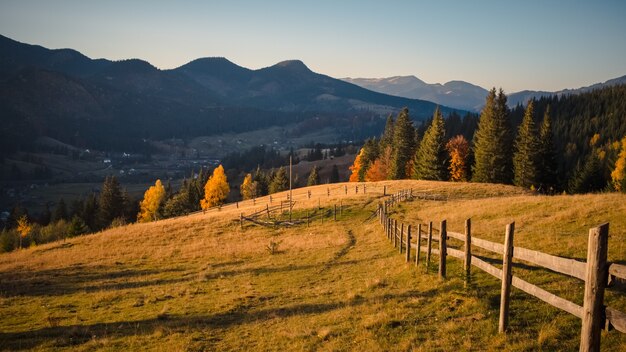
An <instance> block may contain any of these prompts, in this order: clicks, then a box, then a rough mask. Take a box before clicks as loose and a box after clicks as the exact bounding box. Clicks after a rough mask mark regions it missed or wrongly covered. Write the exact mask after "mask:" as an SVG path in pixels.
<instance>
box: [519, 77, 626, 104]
mask: <svg viewBox="0 0 626 352" xmlns="http://www.w3.org/2000/svg"><path fill="white" fill-rule="evenodd" d="M621 84H626V75H625V76H622V77H618V78H613V79H610V80H608V81H606V82H604V83H596V84H593V85H590V86H587V87H581V88H577V89H564V90H560V91H557V92H546V91H535V90H523V91H521V92H517V93H513V94H511V95H509V97H508V98H509V99H508V103H509V106H511V107H513V106H516V105H518V104H522V105H525V104H526V103H527V102H528V100H530V99H533V98H534V99H539V98H541V97H550V96H553V95H556V96H563V95H575V94H581V93H586V92H591V91H593V90H596V89H601V88H605V87H612V86H616V85H621Z"/></svg>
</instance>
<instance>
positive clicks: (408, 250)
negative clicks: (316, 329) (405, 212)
mask: <svg viewBox="0 0 626 352" xmlns="http://www.w3.org/2000/svg"><path fill="white" fill-rule="evenodd" d="M410 261H411V225H408V226H407V228H406V262H407V263H408V262H410Z"/></svg>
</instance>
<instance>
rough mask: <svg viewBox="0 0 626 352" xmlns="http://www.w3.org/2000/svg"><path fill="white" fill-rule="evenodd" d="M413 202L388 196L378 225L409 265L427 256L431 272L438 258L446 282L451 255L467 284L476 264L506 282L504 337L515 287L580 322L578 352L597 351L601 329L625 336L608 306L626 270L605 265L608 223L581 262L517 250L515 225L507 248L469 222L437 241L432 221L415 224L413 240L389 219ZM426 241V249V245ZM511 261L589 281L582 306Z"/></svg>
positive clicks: (625, 321)
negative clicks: (480, 253) (457, 245)
mask: <svg viewBox="0 0 626 352" xmlns="http://www.w3.org/2000/svg"><path fill="white" fill-rule="evenodd" d="M411 198H413V194H412V192H411V191H401V192H398V193H397V194H394V195H392V196H390V197H389V199H388V200H386V201H385V202H384V203H383V204H380V205H379V207H378V210H377V212H378V216H379V221H380V223H381V225H383V227H384V229H385V234H386V236H387V238H388V239H389V241H390V242H392V243H393V245H394V246H395V247H396V248H398V251H399V252H400V253H403V251H404V253H405V255H406V261H407V262H410V261H411V254H412V252H415V265H418V264H419V262H420V259H421V258H420V257H421V255H420V253H422V252H423V253H425V254H426V258H425V264H426V267H427V268H428V267H429V266H430V261H431V254H435V255H438V256H439V266H438V275H439V278H441V279H445V278H446V258H447V257H448V256H450V257H454V258H458V259H461V260H463V262H464V265H463V271H464V276H465V280H466V282H469V280H470V278H471V276H470V274H471V266H472V265H473V266H475V267H477V268H479V269H481V270H483V271H485V272H486V273H488V274H490V275H493V276H494V277H496V278H498V279H500V280H501V281H502V287H501V292H500V316H499V323H498V331H499V332H500V333H503V332H505V331H506V329H507V326H508V319H509V302H510V293H511V286H514V287H517V288H518V289H520V290H522V291H524V292H526V293H528V294H530V295H532V296H534V297H537V298H539V299H540V300H542V301H544V302H546V303H548V304H550V305H552V306H554V307H556V308H559V309H561V310H564V311H566V312H568V313H570V314H573V315H574V316H576V317H578V318H580V319H582V328H581V338H580V351H599V350H600V331H601V329H603V328H604V329H607V330H612V329H615V330H617V331H620V332H622V333H626V314H625V313H623V312H621V311H618V310H616V309H614V308H612V307H609V306H606V307H605V306H604V291H605V288H606V287H607V286H610V285H611V284H612V283H613V282H615V280H626V265H621V264H616V263H610V262H607V249H608V236H609V224H603V225H600V226H598V227H595V228H592V229H590V230H589V240H588V243H587V261H586V262H581V261H578V260H575V259H570V258H563V257H558V256H554V255H550V254H546V253H542V252H538V251H534V250H530V249H526V248H522V247H516V246H514V245H513V242H514V233H515V223H511V224H508V225H507V226H506V231H505V236H504V244H502V243H496V242H491V241H487V240H484V239H481V238H478V237H474V236H472V230H471V228H472V223H471V220H470V219H467V220H466V221H465V231H464V233H459V232H452V231H448V230H447V223H446V220H443V221H441V222H440V224H439V229H438V236H437V237H436V238H433V223H432V222H429V223H428V224H427V225H422V224H417V231H416V234H415V235H414V234H413V233H412V225H409V224H404V223H401V222H398V221H397V220H395V219H392V218H391V217H390V216H389V209H390V208H391V207H393V206H395V205H396V204H398V202H400V201H403V200H408V199H411ZM413 228H414V227H413ZM426 228H427V229H426ZM413 237H415V240H414V239H413ZM448 239H454V240H458V241H461V242H463V248H464V250H458V249H454V248H449V247H448V244H447V241H448ZM423 240H424V241H425V245H423V244H422V241H423ZM433 241H436V242H437V243H438V249H435V248H432V247H433ZM472 246H476V247H478V248H481V249H483V250H486V251H489V252H492V253H496V254H499V255H502V269H500V268H497V267H495V266H493V265H491V264H489V263H487V262H486V261H484V260H482V259H481V258H479V257H477V256H475V255H473V254H472ZM513 259H517V260H521V261H524V262H527V263H531V264H534V265H537V266H539V267H542V268H546V269H549V270H551V271H554V272H556V273H560V274H564V275H568V276H571V277H574V278H577V279H580V280H583V281H584V282H585V289H584V299H583V300H584V301H583V305H582V306H580V305H578V304H576V303H574V302H571V301H568V300H566V299H564V298H561V297H559V296H557V295H555V294H552V293H550V292H548V291H546V290H544V289H542V288H540V287H538V286H536V285H533V284H531V283H529V282H527V281H524V280H522V279H521V278H519V277H517V276H514V275H513V273H512V269H513Z"/></svg>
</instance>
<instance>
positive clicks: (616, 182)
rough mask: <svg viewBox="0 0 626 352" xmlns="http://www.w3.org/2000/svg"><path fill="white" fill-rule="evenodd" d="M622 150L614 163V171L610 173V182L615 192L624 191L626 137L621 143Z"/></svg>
mask: <svg viewBox="0 0 626 352" xmlns="http://www.w3.org/2000/svg"><path fill="white" fill-rule="evenodd" d="M621 146H622V150H621V151H620V153H619V155H618V156H617V160H616V161H615V170H613V172H611V182H612V183H613V187H615V190H617V191H622V192H624V191H626V189H624V186H625V183H626V182H625V181H626V137H624V138H622V141H621Z"/></svg>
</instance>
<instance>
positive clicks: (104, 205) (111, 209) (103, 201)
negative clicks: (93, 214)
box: [98, 176, 125, 228]
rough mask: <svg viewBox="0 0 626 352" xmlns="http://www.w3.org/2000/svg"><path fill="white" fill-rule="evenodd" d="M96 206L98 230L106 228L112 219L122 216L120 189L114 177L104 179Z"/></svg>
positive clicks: (122, 201)
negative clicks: (97, 206)
mask: <svg viewBox="0 0 626 352" xmlns="http://www.w3.org/2000/svg"><path fill="white" fill-rule="evenodd" d="M98 205H99V208H98V224H99V228H105V227H108V226H109V224H111V221H113V219H115V218H118V217H122V216H124V210H125V209H124V198H123V197H122V189H121V187H120V184H119V182H118V181H117V178H116V177H115V176H107V177H106V178H105V179H104V183H103V184H102V190H101V191H100V200H99V201H98Z"/></svg>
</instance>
